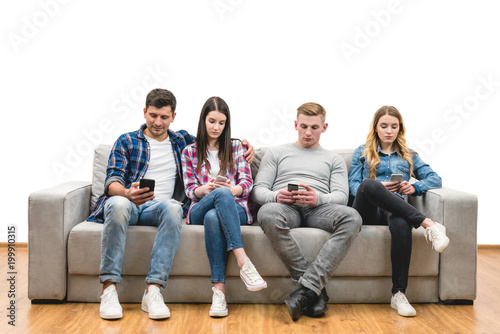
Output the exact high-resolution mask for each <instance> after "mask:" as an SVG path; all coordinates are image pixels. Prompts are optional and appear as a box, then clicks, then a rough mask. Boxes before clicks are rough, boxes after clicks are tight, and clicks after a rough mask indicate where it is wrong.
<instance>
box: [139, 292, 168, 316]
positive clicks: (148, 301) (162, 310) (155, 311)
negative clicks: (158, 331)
mask: <svg viewBox="0 0 500 334" xmlns="http://www.w3.org/2000/svg"><path fill="white" fill-rule="evenodd" d="M141 309H142V310H143V311H144V312H148V313H149V317H150V318H151V319H166V318H170V310H169V309H168V307H167V305H165V300H164V299H163V296H162V294H161V293H160V289H159V288H158V287H157V286H154V285H150V286H149V292H148V293H147V294H146V291H144V295H143V296H142V303H141Z"/></svg>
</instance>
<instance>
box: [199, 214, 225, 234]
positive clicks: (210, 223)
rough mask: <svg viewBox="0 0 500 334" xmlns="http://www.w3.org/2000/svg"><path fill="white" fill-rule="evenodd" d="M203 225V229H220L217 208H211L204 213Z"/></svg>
mask: <svg viewBox="0 0 500 334" xmlns="http://www.w3.org/2000/svg"><path fill="white" fill-rule="evenodd" d="M203 225H205V230H207V229H208V230H214V231H216V230H220V229H221V227H220V221H219V217H218V216H217V210H215V209H212V210H210V211H208V212H207V213H206V214H205V217H204V219H203Z"/></svg>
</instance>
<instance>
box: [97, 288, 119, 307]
mask: <svg viewBox="0 0 500 334" xmlns="http://www.w3.org/2000/svg"><path fill="white" fill-rule="evenodd" d="M101 301H102V303H104V304H114V303H119V301H118V294H117V293H116V291H114V290H113V291H107V292H105V293H104V294H103V295H102V296H101Z"/></svg>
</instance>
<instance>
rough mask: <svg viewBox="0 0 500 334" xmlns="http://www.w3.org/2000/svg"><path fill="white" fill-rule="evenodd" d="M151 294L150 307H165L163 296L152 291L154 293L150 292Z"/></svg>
mask: <svg viewBox="0 0 500 334" xmlns="http://www.w3.org/2000/svg"><path fill="white" fill-rule="evenodd" d="M148 294H149V293H148ZM151 294H152V296H151V305H153V304H154V305H155V306H163V305H165V302H164V300H163V296H162V295H161V293H159V292H157V291H154V292H151Z"/></svg>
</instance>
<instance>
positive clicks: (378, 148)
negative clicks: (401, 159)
mask: <svg viewBox="0 0 500 334" xmlns="http://www.w3.org/2000/svg"><path fill="white" fill-rule="evenodd" d="M377 151H378V154H382V155H393V154H398V152H397V151H396V150H394V151H393V152H392V153H391V154H387V153H384V152H382V149H381V148H380V145H378V146H377Z"/></svg>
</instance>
